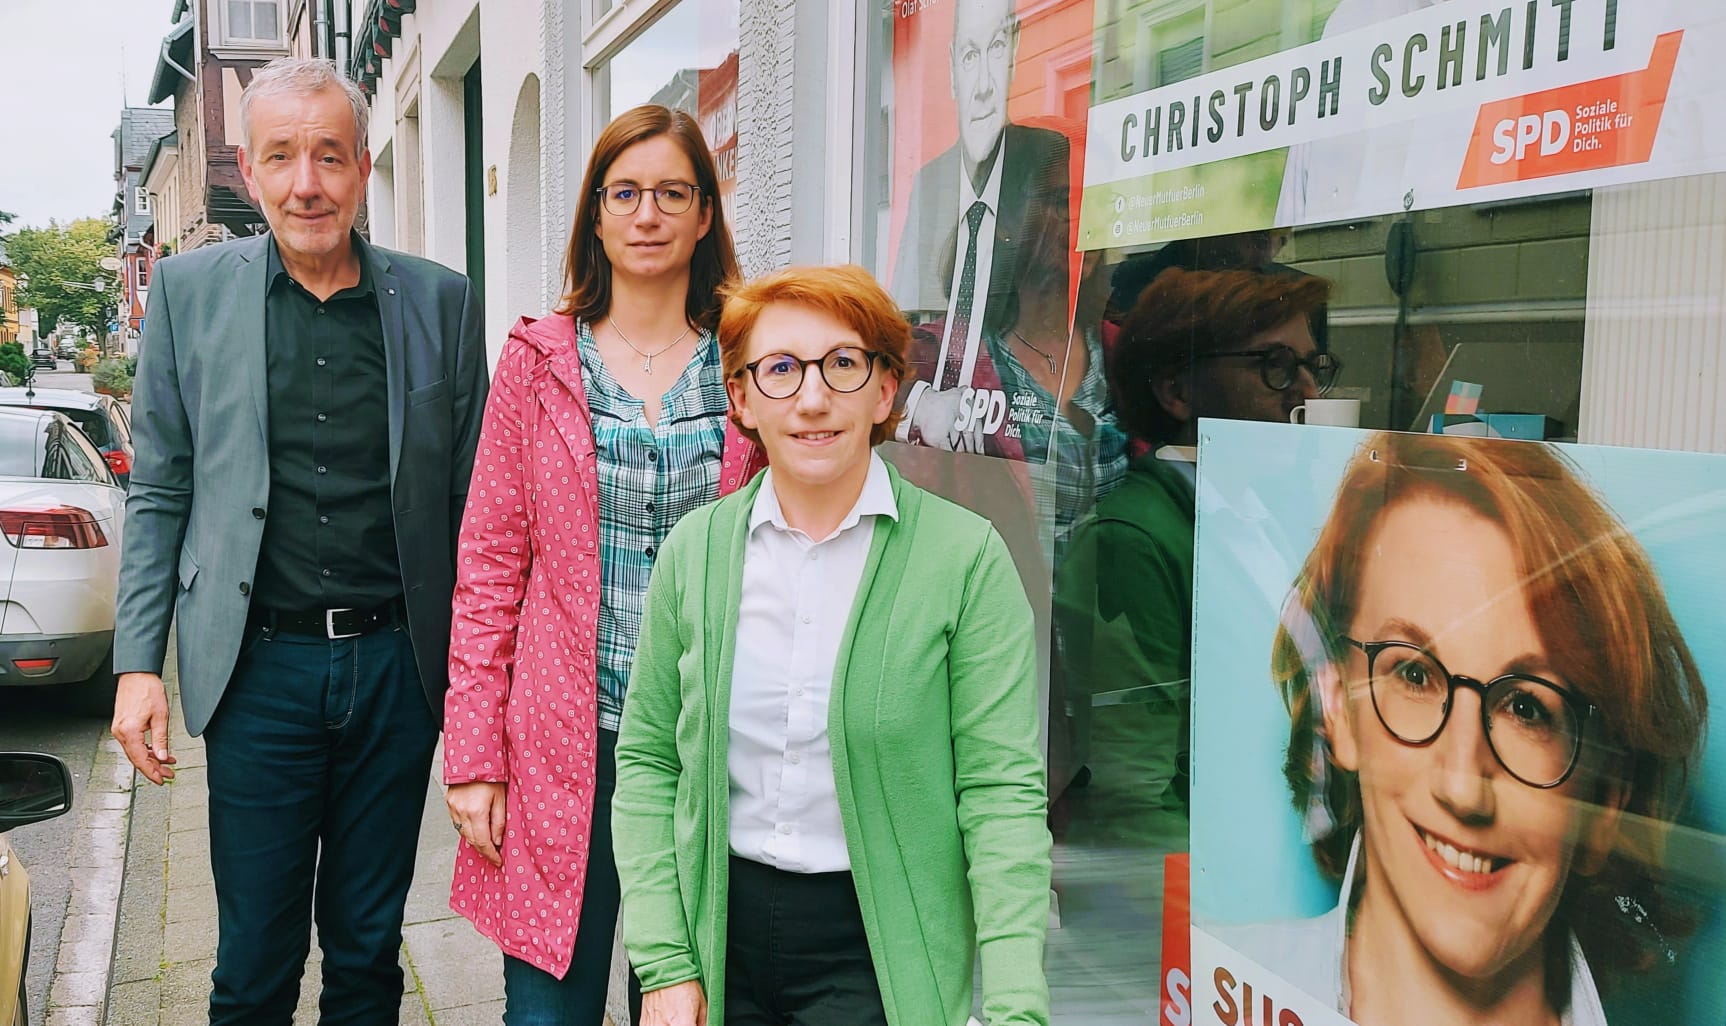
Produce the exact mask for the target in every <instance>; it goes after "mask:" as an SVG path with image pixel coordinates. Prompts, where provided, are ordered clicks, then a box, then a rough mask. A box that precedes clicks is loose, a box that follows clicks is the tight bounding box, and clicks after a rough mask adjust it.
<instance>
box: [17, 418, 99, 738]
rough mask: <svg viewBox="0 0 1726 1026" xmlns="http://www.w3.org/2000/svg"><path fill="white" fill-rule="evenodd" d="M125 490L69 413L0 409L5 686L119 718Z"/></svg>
mask: <svg viewBox="0 0 1726 1026" xmlns="http://www.w3.org/2000/svg"><path fill="white" fill-rule="evenodd" d="M125 522H126V493H125V490H124V489H122V488H121V487H120V485H119V482H118V481H116V480H115V478H114V473H113V471H112V470H111V469H109V466H108V464H107V463H106V462H105V461H104V460H103V458H102V455H101V453H99V452H97V451H96V447H95V446H94V445H92V444H91V443H90V440H89V439H88V438H86V437H85V436H84V433H83V432H82V431H79V430H78V428H77V426H76V425H74V424H73V423H72V422H71V421H70V420H68V419H66V417H65V415H63V414H60V413H55V412H53V411H50V410H25V409H8V408H0V539H3V541H0V687H4V686H19V685H26V686H35V685H46V684H76V685H78V688H77V691H76V699H77V703H76V704H78V705H79V706H81V707H83V708H85V709H87V710H89V711H90V712H92V713H99V712H104V711H112V709H113V702H114V683H115V682H114V673H113V648H114V600H115V596H116V593H117V592H118V590H119V580H120V541H121V537H122V535H123V533H124V529H125Z"/></svg>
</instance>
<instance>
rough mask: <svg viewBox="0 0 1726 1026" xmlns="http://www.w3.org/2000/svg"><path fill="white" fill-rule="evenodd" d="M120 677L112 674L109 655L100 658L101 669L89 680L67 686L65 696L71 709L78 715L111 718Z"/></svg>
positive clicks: (112, 666) (112, 665) (112, 661)
mask: <svg viewBox="0 0 1726 1026" xmlns="http://www.w3.org/2000/svg"><path fill="white" fill-rule="evenodd" d="M119 686H120V679H119V678H118V677H116V676H115V675H114V660H113V656H112V655H110V656H109V657H108V658H106V659H104V660H102V669H100V670H98V671H97V673H96V675H95V676H94V677H91V678H90V679H89V680H86V681H81V682H79V683H77V684H72V685H70V686H69V687H68V691H69V692H70V694H69V695H68V696H67V697H68V699H69V701H68V703H67V704H68V705H69V706H70V707H71V711H72V712H74V713H76V714H77V715H79V716H88V717H90V718H91V719H96V718H98V717H99V718H101V719H104V720H108V719H112V718H113V716H114V695H115V694H116V692H118V691H119Z"/></svg>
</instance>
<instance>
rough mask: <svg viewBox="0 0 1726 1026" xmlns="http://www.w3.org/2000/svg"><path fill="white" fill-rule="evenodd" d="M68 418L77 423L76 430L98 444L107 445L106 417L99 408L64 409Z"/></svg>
mask: <svg viewBox="0 0 1726 1026" xmlns="http://www.w3.org/2000/svg"><path fill="white" fill-rule="evenodd" d="M63 412H64V413H65V414H66V417H67V419H68V420H70V421H71V422H72V423H74V424H76V425H78V430H80V431H82V432H84V436H85V437H86V438H88V439H90V441H92V442H94V443H96V444H97V445H98V446H102V445H107V444H108V441H109V436H108V418H107V416H106V415H105V414H103V413H102V412H101V411H99V410H65V411H63Z"/></svg>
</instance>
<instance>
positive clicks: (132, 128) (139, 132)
mask: <svg viewBox="0 0 1726 1026" xmlns="http://www.w3.org/2000/svg"><path fill="white" fill-rule="evenodd" d="M173 130H174V112H173V111H171V110H157V109H155V108H151V107H127V108H126V109H124V110H122V111H121V112H120V125H119V127H118V128H115V129H114V133H113V138H114V207H113V216H114V224H115V234H116V252H115V256H116V258H117V259H118V260H119V261H120V269H119V271H118V272H117V278H118V280H119V286H120V305H119V310H118V313H117V316H116V323H117V324H118V325H119V327H118V334H119V336H120V343H121V346H122V348H123V350H124V351H125V352H128V353H135V352H136V351H137V341H138V337H139V335H140V334H141V333H142V332H143V330H144V309H145V305H146V304H147V303H148V302H149V296H150V270H151V267H152V265H153V264H154V263H155V260H156V255H157V254H156V244H157V238H156V225H155V215H154V207H153V206H152V205H151V200H150V191H149V189H148V187H147V186H146V184H145V176H144V171H145V168H144V165H145V163H146V161H147V160H148V159H149V157H150V155H151V153H152V152H154V151H155V150H156V148H157V143H158V142H159V140H160V139H161V138H162V137H163V136H164V135H169V134H171V133H172V132H173Z"/></svg>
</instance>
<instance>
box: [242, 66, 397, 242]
mask: <svg viewBox="0 0 1726 1026" xmlns="http://www.w3.org/2000/svg"><path fill="white" fill-rule="evenodd" d="M249 128H250V132H249V139H250V142H251V145H250V147H249V148H244V147H243V148H241V150H240V174H241V176H242V177H244V178H245V180H246V190H247V191H248V192H250V193H251V194H252V199H253V200H254V201H255V202H256V203H257V204H258V206H259V207H261V208H263V211H264V218H265V220H267V221H269V222H270V229H271V230H272V231H273V232H275V236H276V245H277V246H279V247H280V248H281V250H282V252H283V253H284V254H285V255H288V256H289V257H295V256H299V257H305V258H307V259H318V258H321V257H325V256H327V255H329V254H330V253H332V252H334V251H336V250H337V249H339V248H340V247H342V246H345V245H346V244H347V241H348V233H349V232H350V231H351V230H352V229H353V226H354V217H355V215H357V214H358V213H359V209H360V201H361V199H362V198H364V196H365V193H366V179H367V178H368V177H369V176H370V175H371V171H372V157H371V154H370V153H369V152H364V151H362V150H361V149H360V145H359V143H360V140H358V139H355V138H354V114H353V108H352V107H350V106H349V105H348V99H347V97H346V96H344V95H343V94H342V92H341V91H340V90H339V89H324V90H321V91H319V92H316V93H310V94H295V93H275V94H270V95H264V96H259V97H257V98H255V99H254V100H253V102H252V105H251V107H250V122H249Z"/></svg>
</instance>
